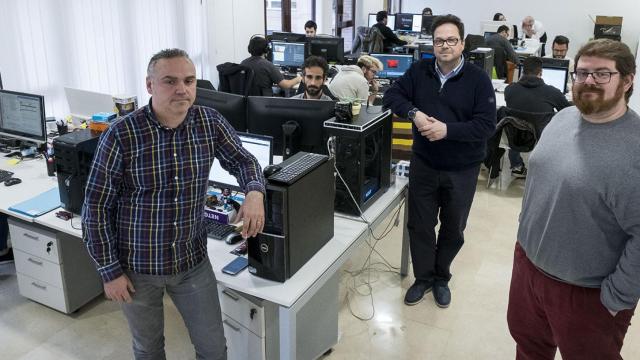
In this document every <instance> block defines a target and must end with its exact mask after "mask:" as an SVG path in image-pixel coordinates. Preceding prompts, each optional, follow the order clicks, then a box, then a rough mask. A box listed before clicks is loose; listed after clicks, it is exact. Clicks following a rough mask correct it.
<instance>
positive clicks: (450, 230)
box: [407, 155, 480, 283]
mask: <svg viewBox="0 0 640 360" xmlns="http://www.w3.org/2000/svg"><path fill="white" fill-rule="evenodd" d="M479 171H480V165H478V166H474V167H473V168H471V169H467V170H462V171H438V170H435V169H432V168H431V167H429V166H428V165H427V164H426V163H425V162H424V161H423V160H422V159H421V158H420V157H418V156H416V155H414V156H412V157H411V170H410V172H409V221H408V224H407V227H408V230H409V239H410V245H411V261H412V262H413V274H414V275H415V277H416V279H417V280H425V281H434V282H437V283H447V282H448V281H449V280H450V279H451V272H450V270H449V269H450V267H451V263H452V262H453V259H454V258H455V256H456V255H457V254H458V251H460V248H462V244H463V243H464V234H463V232H464V229H465V227H466V226H467V218H468V217H469V210H470V209H471V203H472V202H473V196H474V195H475V192H476V184H477V182H478V172H479ZM438 218H439V219H440V229H439V231H438V235H437V237H436V232H435V227H436V225H437V224H438Z"/></svg>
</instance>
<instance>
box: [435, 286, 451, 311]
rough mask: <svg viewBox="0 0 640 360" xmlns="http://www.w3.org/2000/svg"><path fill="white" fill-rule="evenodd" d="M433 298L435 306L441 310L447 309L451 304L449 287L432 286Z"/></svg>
mask: <svg viewBox="0 0 640 360" xmlns="http://www.w3.org/2000/svg"><path fill="white" fill-rule="evenodd" d="M433 298H434V299H435V301H436V305H438V307H441V308H448V307H449V304H451V290H449V286H447V285H446V284H445V285H434V286H433Z"/></svg>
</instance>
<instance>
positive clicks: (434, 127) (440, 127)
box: [414, 112, 447, 141]
mask: <svg viewBox="0 0 640 360" xmlns="http://www.w3.org/2000/svg"><path fill="white" fill-rule="evenodd" d="M419 114H422V113H421V112H418V113H417V114H416V120H415V121H414V122H415V123H416V127H417V128H418V131H419V132H420V134H421V135H422V136H424V137H426V138H427V139H429V141H437V140H441V139H444V138H445V137H447V124H445V123H443V122H442V121H439V120H438V119H436V118H434V117H431V116H427V115H424V114H422V115H424V120H423V118H422V116H421V119H420V123H418V122H417V120H418V115H419Z"/></svg>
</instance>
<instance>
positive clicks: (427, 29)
mask: <svg viewBox="0 0 640 360" xmlns="http://www.w3.org/2000/svg"><path fill="white" fill-rule="evenodd" d="M435 18H436V17H435V16H433V15H422V25H421V31H420V32H421V33H422V34H424V35H433V34H432V31H431V25H433V19H435Z"/></svg>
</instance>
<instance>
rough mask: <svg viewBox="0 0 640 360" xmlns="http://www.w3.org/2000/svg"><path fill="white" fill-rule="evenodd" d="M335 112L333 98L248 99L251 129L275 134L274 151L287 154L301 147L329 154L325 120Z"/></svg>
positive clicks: (302, 149) (285, 156)
mask: <svg viewBox="0 0 640 360" xmlns="http://www.w3.org/2000/svg"><path fill="white" fill-rule="evenodd" d="M334 116H335V102H334V101H331V100H305V99H292V98H279V97H260V96H249V98H248V99H247V129H248V131H249V132H250V133H253V134H262V135H269V136H272V137H273V146H274V154H276V155H283V156H284V158H287V157H289V156H291V155H294V154H295V153H296V152H298V151H308V152H314V153H320V154H326V153H327V150H326V145H325V139H324V126H323V123H324V121H325V120H328V119H330V118H332V117H334ZM283 125H285V126H283ZM285 147H286V149H285Z"/></svg>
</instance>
